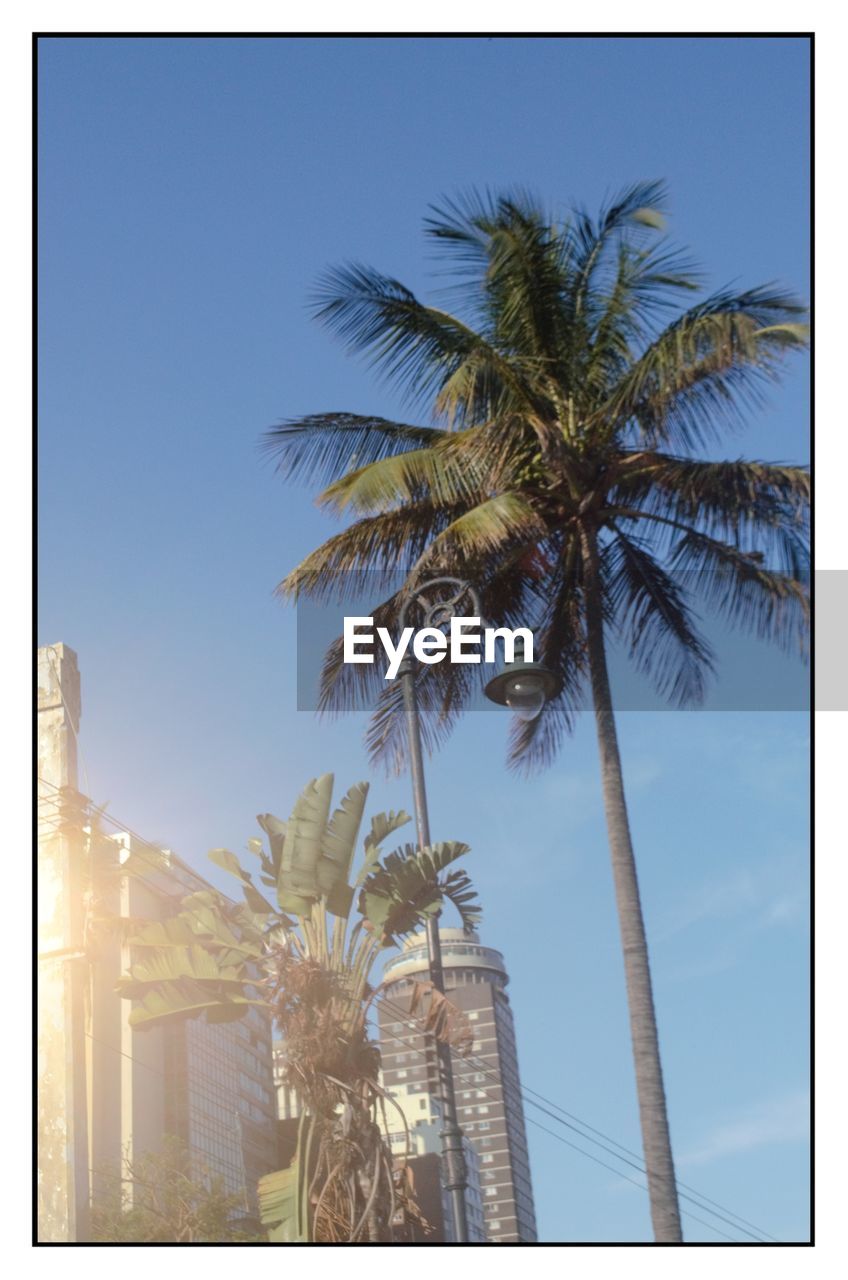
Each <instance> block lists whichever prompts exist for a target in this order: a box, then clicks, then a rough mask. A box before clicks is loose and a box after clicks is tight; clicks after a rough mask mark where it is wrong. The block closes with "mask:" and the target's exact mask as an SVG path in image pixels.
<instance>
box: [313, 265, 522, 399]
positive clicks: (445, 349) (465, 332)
mask: <svg viewBox="0 0 848 1280" xmlns="http://www.w3.org/2000/svg"><path fill="white" fill-rule="evenodd" d="M317 315H318V318H319V319H320V320H322V321H323V322H324V323H325V324H326V325H327V326H328V327H329V328H330V329H331V330H332V331H333V332H334V333H337V334H338V335H339V336H340V337H341V338H342V339H344V341H345V342H346V343H347V344H348V346H349V348H350V349H351V350H353V351H367V352H370V355H371V360H372V362H373V363H374V364H377V365H379V366H380V367H382V369H383V370H384V372H385V374H386V376H387V377H389V378H391V379H392V381H393V382H394V383H395V385H397V386H398V387H399V388H400V389H401V390H402V391H404V392H405V393H406V394H407V396H408V397H409V398H410V399H413V400H417V399H419V398H424V399H426V397H427V396H428V395H436V394H438V392H439V391H440V390H441V388H442V386H443V385H444V383H445V382H446V381H447V380H448V378H449V377H450V376H451V375H452V374H453V373H454V372H455V371H456V369H458V368H459V367H460V365H462V364H463V363H464V362H465V361H466V360H467V359H468V357H469V356H471V355H476V356H477V359H478V361H480V362H481V363H482V364H485V366H486V379H485V386H484V384H483V383H482V382H479V383H478V384H477V393H478V396H480V397H481V398H480V399H478V400H477V401H475V403H473V404H472V405H469V406H467V408H466V411H465V416H466V418H467V419H468V420H471V418H474V417H479V418H481V419H486V418H488V417H491V416H492V414H493V412H497V411H499V410H500V409H502V408H503V407H504V405H505V404H514V403H516V402H517V403H524V404H532V396H531V395H530V393H529V391H528V387H527V385H526V383H525V382H524V381H523V380H522V377H521V373H520V368H519V367H518V365H516V363H514V362H512V361H511V360H510V359H509V357H508V356H506V355H505V354H504V353H503V352H501V351H499V350H498V349H497V348H496V347H494V346H492V345H491V343H489V342H488V341H487V340H486V339H485V338H484V337H483V335H481V334H480V333H477V332H475V331H474V330H473V329H471V328H469V327H468V326H467V325H465V324H464V323H463V322H462V321H461V320H460V319H459V318H458V317H456V316H452V315H449V314H448V313H447V312H445V311H440V310H438V309H436V308H434V307H426V306H424V305H423V304H422V303H421V302H419V301H418V299H417V298H416V297H415V295H414V294H413V293H412V292H411V291H410V290H409V289H407V288H405V286H404V285H402V284H400V283H399V282H398V281H397V280H392V279H390V278H389V277H388V276H384V275H382V274H381V273H380V272H378V271H374V270H372V269H371V268H370V267H364V266H350V267H339V268H336V269H335V270H332V271H330V272H328V273H327V275H326V276H325V277H324V279H323V281H322V283H321V285H320V286H319V292H318V307H317Z"/></svg>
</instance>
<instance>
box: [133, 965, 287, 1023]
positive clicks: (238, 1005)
mask: <svg viewBox="0 0 848 1280" xmlns="http://www.w3.org/2000/svg"><path fill="white" fill-rule="evenodd" d="M122 994H124V992H123V991H122ZM251 1005H259V1006H265V1007H267V1002H266V1001H264V1000H257V999H255V998H252V997H249V996H246V995H243V994H239V993H238V992H236V991H233V992H232V993H224V992H223V991H220V990H218V991H216V990H214V989H209V988H207V987H205V986H204V985H202V984H201V983H198V982H193V981H192V980H191V979H189V978H182V979H180V981H179V982H163V983H160V984H159V985H157V986H156V987H151V989H150V990H149V991H148V992H147V994H146V995H145V996H144V998H143V1000H142V1001H141V1002H140V1003H139V1004H137V1005H136V1007H135V1008H134V1009H133V1011H132V1013H131V1014H130V1016H129V1024H130V1026H131V1027H138V1028H139V1030H147V1029H149V1028H151V1027H156V1026H164V1025H165V1024H167V1023H169V1022H176V1021H177V1020H178V1019H180V1018H199V1017H200V1016H201V1015H202V1014H203V1013H207V1012H208V1011H212V1015H213V1021H222V1020H224V1018H225V1017H232V1018H233V1019H236V1018H240V1017H242V1016H243V1015H244V1014H245V1013H246V1012H247V1009H248V1008H249V1007H250V1006H251Z"/></svg>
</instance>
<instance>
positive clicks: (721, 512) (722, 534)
mask: <svg viewBox="0 0 848 1280" xmlns="http://www.w3.org/2000/svg"><path fill="white" fill-rule="evenodd" d="M618 467H619V476H618V479H617V481H616V483H615V486H614V488H613V489H612V491H611V494H610V500H611V502H612V504H613V505H615V504H616V503H622V504H627V503H634V504H637V505H638V506H639V508H640V509H641V510H642V511H644V512H645V513H647V514H648V515H657V516H666V517H671V518H672V519H673V520H674V521H675V522H682V523H684V524H687V525H691V526H692V527H694V528H696V529H700V530H701V531H702V532H704V533H706V534H708V535H711V536H714V537H718V538H719V539H720V540H723V541H729V542H732V543H733V544H735V545H738V546H740V547H741V548H742V549H743V550H752V551H762V553H763V554H764V555H765V557H766V560H767V562H768V563H769V564H771V565H772V566H774V567H776V568H778V569H780V570H781V571H783V572H786V573H789V574H791V575H793V576H795V577H799V576H800V575H802V574H803V573H804V572H806V570H807V569H808V568H809V551H808V533H809V528H808V513H809V501H810V474H809V471H808V470H807V468H805V467H791V466H786V465H783V464H780V463H767V462H759V461H748V460H745V459H742V458H739V459H736V460H735V461H727V462H723V461H720V462H707V461H700V460H694V459H691V458H682V457H675V456H673V455H669V454H664V453H654V452H646V453H635V454H630V455H622V457H621V459H620V461H619V464H618Z"/></svg>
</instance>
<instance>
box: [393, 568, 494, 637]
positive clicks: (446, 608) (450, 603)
mask: <svg viewBox="0 0 848 1280" xmlns="http://www.w3.org/2000/svg"><path fill="white" fill-rule="evenodd" d="M440 587H441V588H445V589H446V588H452V590H451V591H450V592H446V591H444V592H442V593H440V594H439V595H438V596H437V598H436V599H434V600H431V599H428V596H429V595H430V594H431V593H432V592H433V590H434V589H438V588H440ZM465 596H467V597H468V601H469V603H470V605H471V612H470V613H460V612H459V607H460V603H461V601H462V599H463V597H465ZM413 605H417V606H418V608H419V609H420V610H421V626H422V627H436V628H438V629H439V630H441V629H442V627H444V626H445V625H447V624H448V623H450V620H451V618H457V617H472V618H479V617H480V597H479V596H478V594H477V591H476V590H475V588H474V587H473V586H472V585H471V583H470V582H466V580H465V579H464V578H449V577H446V578H430V579H429V581H427V582H422V584H421V586H420V587H415V588H413V589H412V590H410V593H409V595H408V596H407V598H406V600H404V602H403V606H402V607H401V611H400V614H399V615H398V625H399V627H400V630H401V631H402V630H403V628H404V627H405V626H406V623H407V616H408V614H409V610H410V609H411V608H412V606H413Z"/></svg>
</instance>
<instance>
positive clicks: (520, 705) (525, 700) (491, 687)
mask: <svg viewBox="0 0 848 1280" xmlns="http://www.w3.org/2000/svg"><path fill="white" fill-rule="evenodd" d="M561 689H562V676H561V675H559V673H558V672H556V671H551V670H550V669H549V668H548V667H545V666H543V665H542V663H541V662H527V661H526V655H525V651H524V647H523V644H522V650H521V657H520V658H519V657H516V660H515V661H514V662H508V663H507V664H506V665H505V667H504V669H503V671H501V672H499V673H498V675H496V676H493V677H492V679H491V680H490V681H489V683H488V684H487V685H486V688H485V690H484V693H485V694H486V697H487V698H488V699H489V700H490V702H497V703H499V704H500V706H502V707H509V709H510V711H512V712H514V713H515V715H517V716H518V718H519V719H520V720H535V719H536V717H537V716H538V715H539V714H540V713H541V710H542V708H543V707H544V705H545V703H546V702H550V700H551V698H555V697H556V696H557V694H558V693H559V692H560V691H561Z"/></svg>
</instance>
